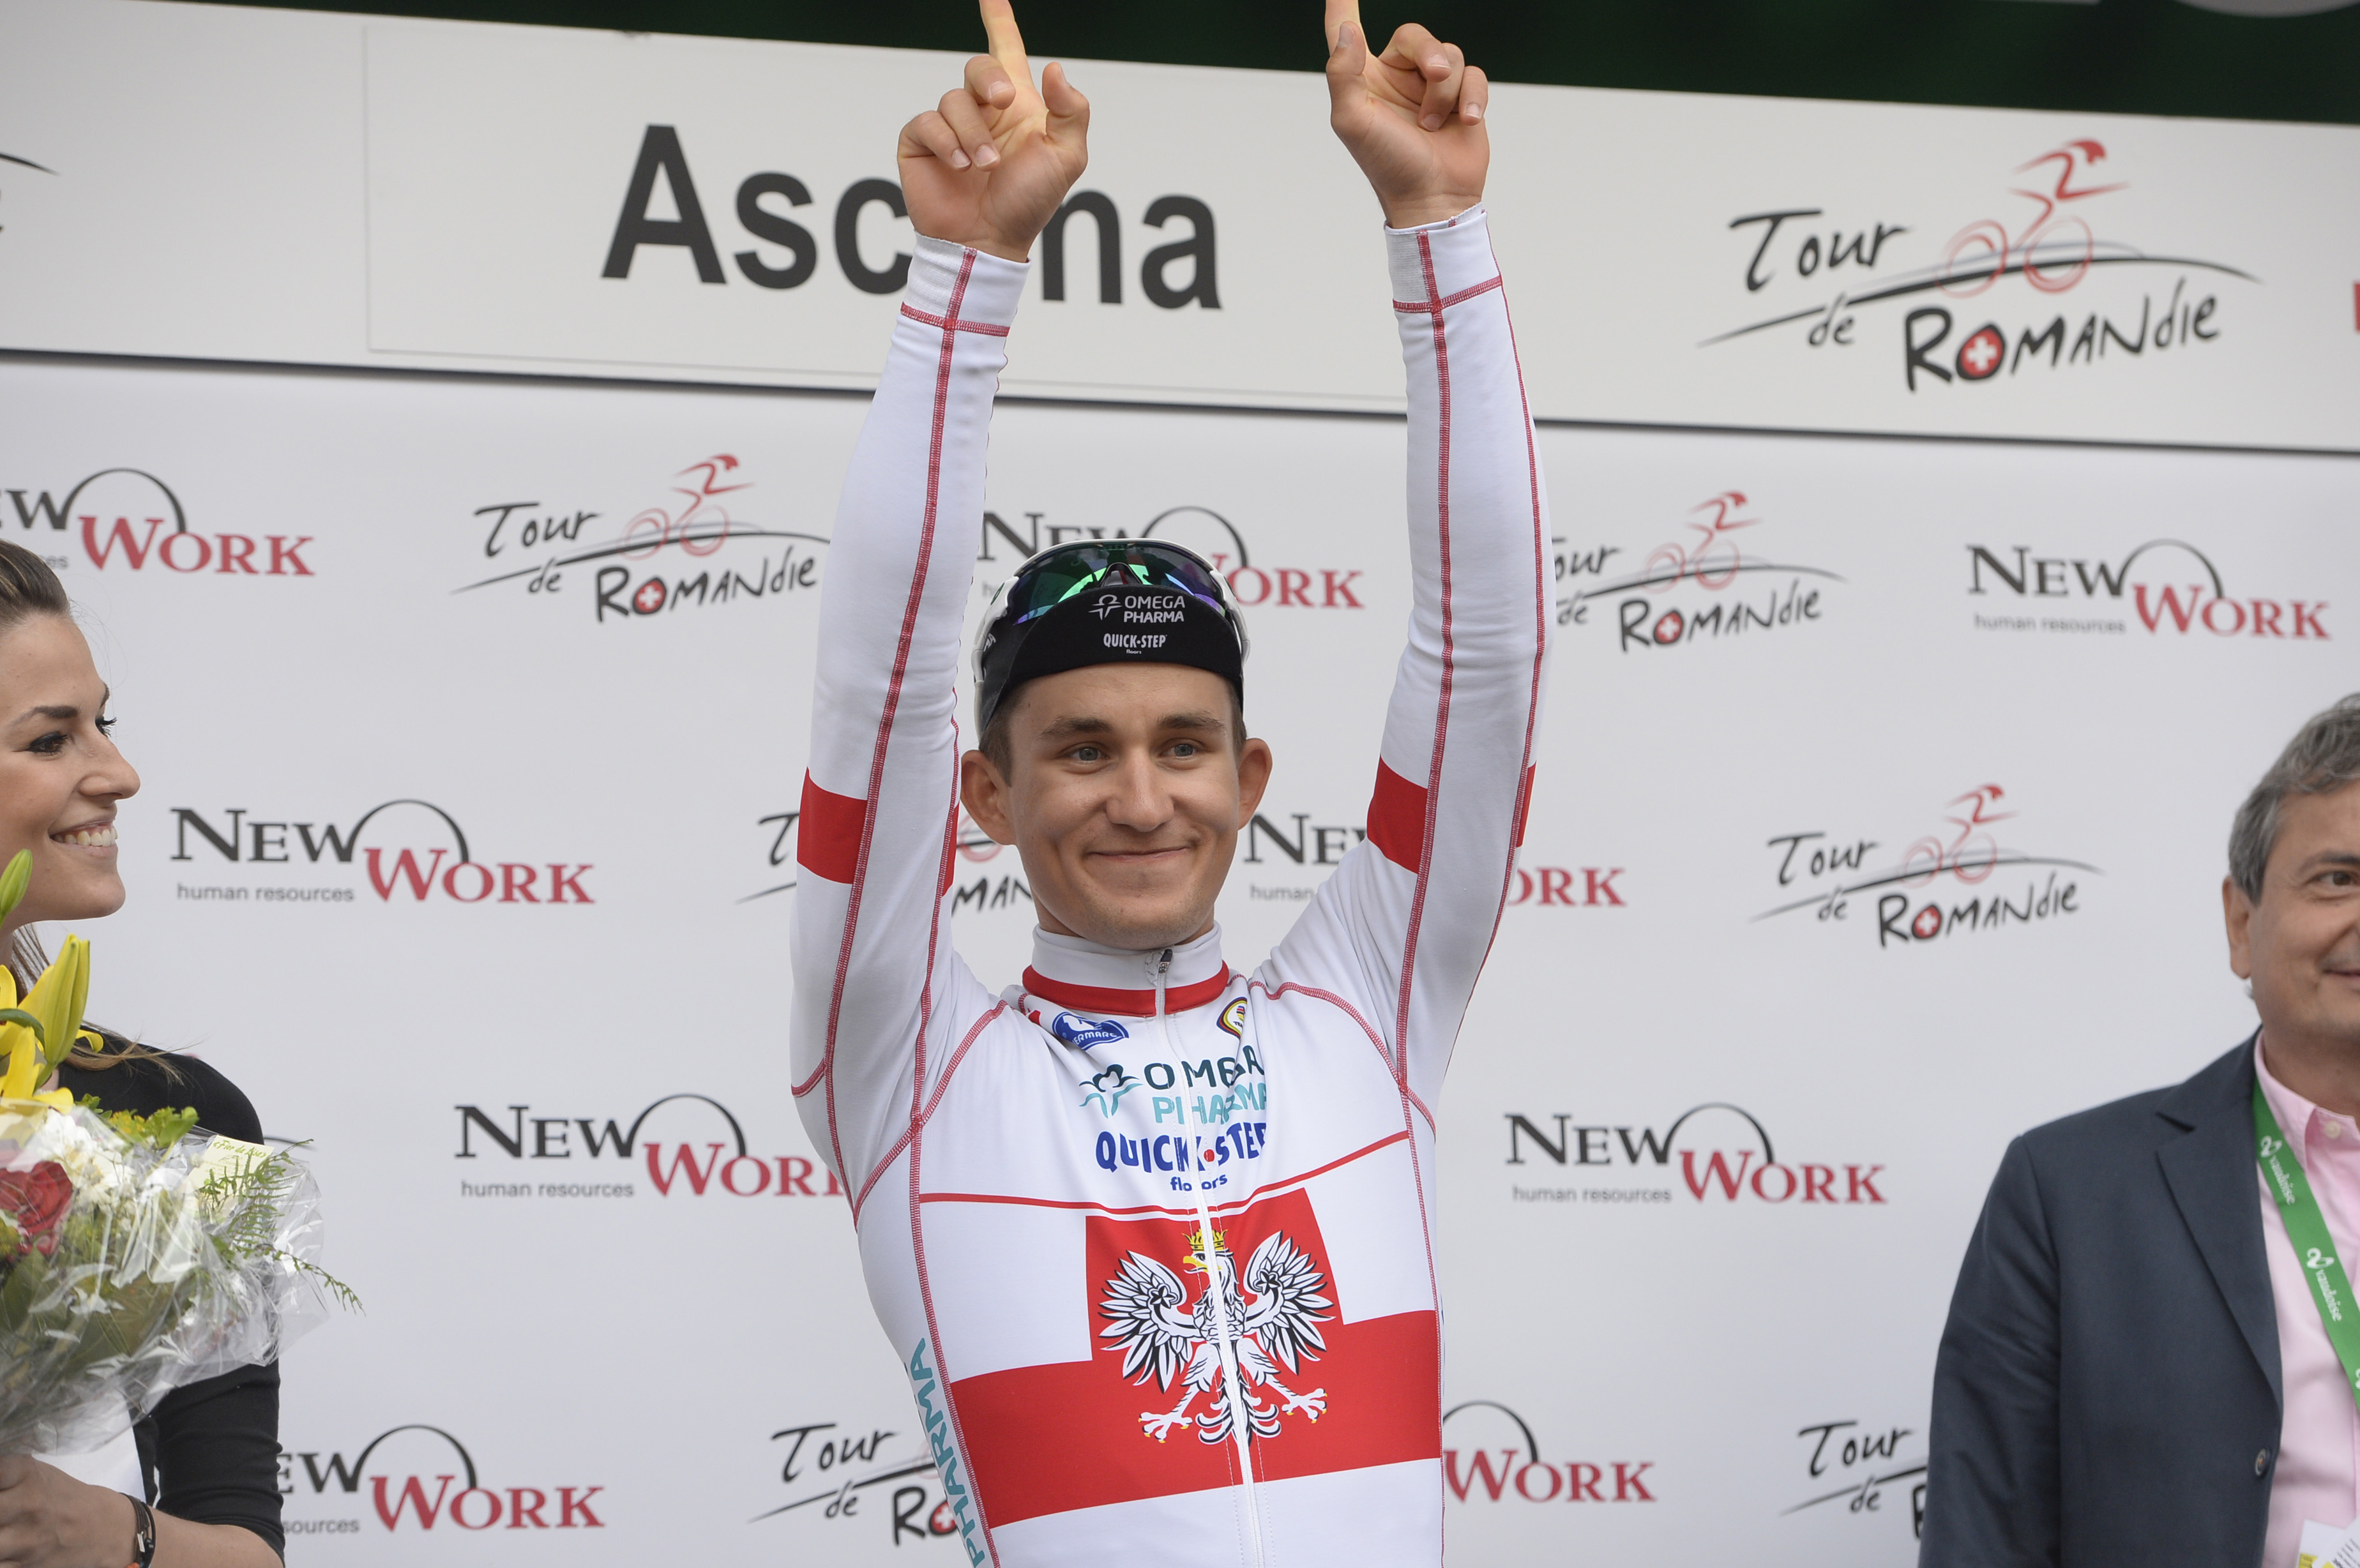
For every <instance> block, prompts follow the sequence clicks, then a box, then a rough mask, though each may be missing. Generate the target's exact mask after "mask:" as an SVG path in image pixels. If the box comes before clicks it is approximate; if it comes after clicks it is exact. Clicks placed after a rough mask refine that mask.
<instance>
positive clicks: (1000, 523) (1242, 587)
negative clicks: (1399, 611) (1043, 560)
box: [975, 506, 1368, 610]
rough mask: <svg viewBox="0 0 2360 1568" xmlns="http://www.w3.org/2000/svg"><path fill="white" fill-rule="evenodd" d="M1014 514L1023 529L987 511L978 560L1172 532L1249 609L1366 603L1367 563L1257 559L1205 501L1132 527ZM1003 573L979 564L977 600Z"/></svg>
mask: <svg viewBox="0 0 2360 1568" xmlns="http://www.w3.org/2000/svg"><path fill="white" fill-rule="evenodd" d="M1018 515H1019V516H1021V517H1022V518H1023V519H1024V527H1023V528H1021V529H1020V528H1017V527H1016V526H1015V525H1014V524H1012V523H1011V522H1010V521H1009V520H1008V519H1007V518H1006V517H1001V516H1000V514H999V513H997V512H986V513H984V515H983V537H982V539H981V548H980V549H979V550H978V551H977V552H976V560H977V561H978V562H979V563H981V564H982V566H984V567H987V568H991V569H996V570H997V571H998V572H1002V573H1005V572H1011V571H1013V570H1014V569H1015V568H1016V567H1017V566H1018V565H1020V564H1022V562H1023V561H1024V560H1025V558H1027V557H1028V556H1031V555H1032V554H1033V553H1034V552H1036V551H1039V550H1047V549H1049V548H1051V547H1052V546H1054V545H1061V544H1071V543H1073V542H1074V541H1075V540H1076V539H1169V540H1170V541H1171V542H1172V543H1174V544H1176V545H1179V546H1181V547H1182V548H1183V549H1185V550H1195V551H1196V553H1197V554H1198V555H1200V556H1203V557H1204V558H1205V559H1206V560H1207V561H1210V562H1212V565H1213V570H1214V571H1216V572H1219V573H1220V574H1221V579H1222V581H1223V582H1225V583H1228V584H1229V592H1230V593H1231V594H1233V595H1235V597H1236V599H1237V602H1238V603H1239V604H1241V605H1243V606H1245V607H1247V608H1249V609H1271V610H1361V609H1366V608H1367V607H1368V606H1367V605H1366V604H1364V603H1363V602H1362V601H1361V599H1360V595H1361V594H1362V593H1365V592H1367V590H1366V589H1365V588H1363V587H1361V586H1360V585H1359V584H1360V578H1361V577H1362V576H1364V575H1365V574H1366V573H1365V571H1364V569H1362V568H1360V567H1344V566H1334V565H1326V564H1317V563H1315V564H1309V565H1303V564H1295V565H1284V566H1282V565H1277V564H1274V563H1273V562H1272V561H1268V560H1267V559H1265V560H1262V561H1257V560H1255V559H1254V554H1253V551H1252V550H1251V549H1249V548H1248V546H1247V543H1246V533H1245V530H1244V529H1243V528H1240V527H1239V526H1238V525H1237V524H1236V523H1234V522H1232V521H1230V520H1229V518H1228V517H1224V516H1222V515H1221V514H1220V513H1218V512H1217V511H1215V510H1213V509H1212V508H1211V507H1210V506H1166V507H1165V508H1164V510H1162V511H1160V512H1158V513H1156V514H1155V516H1153V517H1150V518H1149V519H1148V520H1147V521H1146V522H1145V523H1144V524H1142V525H1141V526H1140V527H1139V528H1137V529H1136V530H1134V529H1132V528H1130V527H1128V526H1125V525H1122V524H1115V525H1112V526H1107V525H1102V524H1098V523H1052V522H1049V521H1047V520H1046V518H1047V517H1048V514H1047V513H1045V512H1022V513H1020V514H1018ZM995 539H997V541H998V552H997V553H995V552H994V540H995ZM1006 581H1007V580H1006V578H1005V577H1004V576H998V577H996V576H993V575H992V574H991V572H989V571H981V570H979V571H978V572H977V573H976V583H975V591H976V593H977V594H978V596H979V599H980V602H982V603H985V604H989V603H990V601H991V599H992V597H993V596H994V595H995V594H997V593H999V592H1000V589H1001V588H1002V587H1003V586H1004V585H1005V584H1006Z"/></svg>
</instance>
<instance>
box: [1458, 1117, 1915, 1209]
mask: <svg viewBox="0 0 2360 1568" xmlns="http://www.w3.org/2000/svg"><path fill="white" fill-rule="evenodd" d="M1502 1114H1503V1115H1504V1116H1506V1118H1507V1123H1508V1158H1507V1161H1506V1162H1507V1163H1508V1164H1510V1165H1536V1164H1540V1163H1541V1162H1542V1161H1546V1162H1547V1163H1548V1164H1550V1165H1556V1166H1562V1167H1567V1168H1568V1169H1579V1170H1582V1171H1596V1172H1597V1174H1595V1175H1587V1174H1585V1175H1584V1176H1583V1177H1582V1178H1581V1185H1579V1186H1537V1187H1524V1186H1522V1185H1518V1184H1513V1183H1512V1184H1511V1187H1510V1194H1511V1197H1512V1199H1513V1201H1514V1202H1516V1203H1619V1204H1655V1203H1660V1204H1672V1203H1677V1202H1678V1198H1679V1195H1680V1194H1681V1193H1685V1194H1686V1195H1687V1196H1688V1200H1689V1201H1690V1202H1692V1203H1715V1204H1718V1203H1748V1204H1750V1203H1768V1204H1774V1205H1775V1204H1778V1203H1807V1204H1808V1203H1828V1204H1858V1203H1870V1204H1874V1203H1884V1202H1885V1193H1884V1192H1882V1191H1881V1190H1879V1188H1878V1187H1877V1184H1876V1183H1877V1178H1878V1177H1879V1176H1880V1175H1881V1174H1882V1173H1883V1171H1884V1170H1885V1167H1884V1166H1882V1165H1866V1164H1846V1163H1839V1162H1836V1161H1828V1162H1825V1163H1819V1162H1813V1161H1803V1162H1800V1163H1797V1164H1792V1165H1783V1164H1780V1163H1779V1161H1778V1156H1777V1154H1776V1151H1775V1150H1774V1149H1772V1148H1771V1145H1770V1133H1769V1130H1768V1129H1767V1128H1765V1127H1764V1126H1763V1125H1762V1123H1761V1121H1760V1120H1759V1119H1757V1118H1756V1117H1755V1116H1754V1113H1753V1112H1751V1111H1748V1110H1746V1109H1744V1108H1743V1106H1740V1105H1730V1104H1729V1103H1727V1102H1726V1101H1721V1100H1713V1101H1709V1102H1707V1103H1706V1104H1704V1105H1693V1106H1691V1107H1689V1108H1688V1110H1685V1111H1682V1112H1681V1113H1680V1114H1679V1115H1678V1116H1675V1117H1673V1118H1672V1120H1671V1123H1670V1124H1669V1125H1668V1126H1666V1127H1665V1128H1664V1129H1663V1131H1661V1132H1660V1133H1659V1132H1657V1131H1656V1130H1655V1128H1654V1127H1624V1126H1619V1125H1606V1124H1600V1125H1597V1126H1591V1127H1583V1126H1579V1125H1578V1124H1576V1123H1575V1121H1574V1119H1573V1117H1572V1116H1571V1115H1570V1114H1569V1113H1566V1112H1558V1113H1557V1114H1555V1115H1552V1116H1538V1117H1535V1116H1525V1115H1524V1114H1522V1113H1521V1112H1516V1111H1508V1112H1504V1113H1502ZM1543 1123H1553V1124H1555V1125H1554V1127H1544V1126H1543V1125H1542V1124H1543ZM1534 1174H1535V1176H1539V1175H1541V1174H1542V1172H1539V1171H1535V1173H1534ZM1675 1175H1676V1176H1677V1183H1676V1184H1675V1185H1667V1186H1658V1185H1655V1183H1657V1182H1660V1181H1665V1180H1666V1178H1669V1177H1673V1176H1675ZM1519 1180H1520V1181H1521V1180H1522V1179H1521V1178H1520V1179H1519Z"/></svg>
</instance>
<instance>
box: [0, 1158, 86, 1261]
mask: <svg viewBox="0 0 2360 1568" xmlns="http://www.w3.org/2000/svg"><path fill="white" fill-rule="evenodd" d="M72 1202H73V1181H72V1180H71V1178H70V1177H68V1176H67V1175H66V1170H65V1167H64V1166H62V1165H60V1164H59V1163H58V1162H57V1161H56V1160H43V1161H42V1162H41V1163H40V1164H38V1165H36V1166H34V1167H33V1168H32V1169H31V1170H29V1171H0V1214H6V1215H7V1216H8V1217H9V1218H10V1219H11V1220H13V1221H15V1222H16V1229H17V1230H18V1232H20V1233H21V1234H22V1235H23V1236H24V1237H25V1239H26V1240H27V1241H28V1242H30V1243H31V1244H32V1245H33V1246H34V1247H37V1248H38V1249H39V1251H40V1254H41V1256H42V1257H44V1258H47V1257H48V1256H49V1254H50V1253H51V1252H52V1251H54V1250H55V1249H56V1247H57V1245H58V1237H57V1229H58V1222H59V1221H60V1220H62V1219H63V1218H65V1214H66V1205H67V1204H69V1203H72Z"/></svg>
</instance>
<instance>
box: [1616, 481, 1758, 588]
mask: <svg viewBox="0 0 2360 1568" xmlns="http://www.w3.org/2000/svg"><path fill="white" fill-rule="evenodd" d="M1745 505H1746V500H1745V492H1743V490H1724V491H1722V492H1721V494H1720V495H1715V496H1714V497H1713V498H1712V499H1711V500H1710V501H1707V502H1705V503H1703V504H1702V505H1701V506H1692V507H1690V508H1689V510H1690V511H1692V512H1710V513H1711V514H1712V518H1711V520H1710V521H1709V522H1701V523H1690V524H1688V528H1689V530H1690V531H1691V532H1694V533H1699V534H1702V535H1703V536H1704V538H1703V539H1702V540H1701V541H1699V543H1698V544H1697V546H1696V547H1695V548H1694V549H1693V550H1683V549H1682V548H1681V547H1680V546H1679V545H1678V544H1677V542H1675V543H1672V544H1666V545H1658V546H1656V547H1655V550H1652V551H1650V552H1649V554H1648V556H1647V565H1646V571H1645V572H1644V576H1643V577H1642V579H1641V583H1642V585H1643V586H1644V587H1645V588H1646V589H1647V591H1648V592H1649V593H1655V592H1656V591H1658V590H1661V589H1666V588H1670V587H1672V586H1674V585H1675V584H1676V583H1678V582H1679V581H1680V580H1681V579H1682V578H1684V577H1693V578H1695V579H1696V580H1697V583H1698V584H1699V586H1702V587H1706V588H1715V589H1718V588H1726V587H1728V586H1729V585H1730V584H1731V583H1733V582H1735V581H1736V580H1737V573H1738V569H1739V568H1740V567H1742V566H1743V564H1744V561H1745V557H1744V555H1743V553H1742V552H1741V551H1740V550H1738V548H1737V544H1736V541H1735V540H1733V539H1728V538H1726V537H1725V536H1727V535H1729V534H1732V533H1735V532H1736V531H1737V530H1738V529H1740V528H1752V527H1753V526H1754V524H1756V523H1758V522H1761V521H1762V520H1763V519H1762V518H1760V517H1731V516H1730V514H1731V513H1732V512H1734V511H1736V510H1737V509H1738V508H1740V507H1742V506H1745ZM1664 573H1668V575H1664Z"/></svg>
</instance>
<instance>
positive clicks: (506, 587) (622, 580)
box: [452, 452, 827, 626]
mask: <svg viewBox="0 0 2360 1568" xmlns="http://www.w3.org/2000/svg"><path fill="white" fill-rule="evenodd" d="M741 467H742V464H741V463H739V462H738V459H737V456H736V455H735V454H734V453H731V452H715V453H713V454H712V455H711V456H709V457H705V458H701V459H699V460H698V461H696V462H694V463H690V464H689V465H688V466H687V467H685V468H683V469H681V470H680V471H678V472H677V473H675V474H672V475H671V476H670V477H669V478H668V479H666V480H662V481H661V482H659V483H656V484H651V485H650V486H649V492H650V495H651V496H652V497H654V498H652V499H650V500H649V501H647V502H646V503H645V504H643V505H640V504H633V503H631V502H629V501H626V503H625V504H624V505H622V506H616V505H614V504H613V503H612V502H604V501H602V502H601V504H600V505H597V506H588V505H584V504H582V502H581V501H580V499H578V498H576V497H574V496H570V495H563V492H561V491H555V490H543V491H541V494H540V495H539V496H537V497H535V498H533V499H530V500H513V501H494V502H490V503H487V504H486V505H484V506H476V507H474V508H472V509H471V512H470V514H469V517H468V524H469V527H470V528H471V530H472V531H473V534H474V537H475V539H476V541H477V543H478V545H479V546H480V548H481V550H482V551H483V554H482V558H481V560H482V564H481V565H480V566H479V568H478V570H479V571H482V572H486V575H484V576H481V577H478V578H476V579H475V580H474V581H472V582H468V583H461V584H460V585H459V586H458V587H456V588H453V590H452V592H453V593H478V592H485V591H491V592H499V593H519V592H520V593H523V594H525V595H526V596H527V602H528V603H533V604H542V605H545V606H553V607H555V608H557V609H560V610H563V611H564V612H565V613H566V614H568V615H574V616H578V617H582V618H585V619H587V620H589V621H590V622H591V623H592V624H593V625H595V626H629V625H631V624H633V623H635V622H639V621H647V620H652V619H656V618H659V617H661V616H667V615H670V616H678V615H694V614H697V613H700V612H703V611H707V610H716V609H726V608H728V607H730V606H732V605H736V606H740V607H743V606H749V605H755V604H787V605H789V606H792V605H795V604H803V606H805V607H806V608H809V609H814V610H816V609H817V608H818V604H819V584H820V578H821V574H822V562H823V561H825V557H826V551H827V536H826V535H825V534H815V533H808V532H804V531H803V530H801V529H797V528H780V527H775V526H772V525H770V524H766V523H762V522H759V521H754V520H750V519H751V516H752V514H754V513H758V512H759V511H760V510H761V508H762V503H761V502H760V501H759V499H758V498H755V497H750V496H749V495H748V492H749V491H752V490H754V489H756V488H757V486H756V485H755V483H754V481H753V480H751V479H750V478H748V477H746V476H745V475H744V474H741V473H740V472H739V470H740V468H741ZM549 495H559V496H560V499H557V500H553V501H552V500H550V499H547V497H548V496H549Z"/></svg>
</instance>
